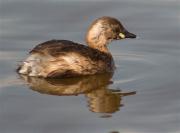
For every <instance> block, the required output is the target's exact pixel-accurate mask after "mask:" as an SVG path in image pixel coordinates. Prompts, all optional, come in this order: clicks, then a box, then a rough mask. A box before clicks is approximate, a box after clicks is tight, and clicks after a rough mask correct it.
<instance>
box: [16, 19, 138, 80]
mask: <svg viewBox="0 0 180 133" xmlns="http://www.w3.org/2000/svg"><path fill="white" fill-rule="evenodd" d="M125 38H136V35H135V34H133V33H131V32H128V31H127V30H126V29H125V28H124V26H123V25H122V24H121V22H120V21H119V20H118V19H116V18H114V17H109V16H104V17H100V18H98V19H96V20H95V21H94V22H93V23H92V24H91V25H90V26H89V28H88V30H87V33H86V42H87V45H84V44H79V43H76V42H73V41H69V40H49V41H46V42H43V43H41V44H38V45H37V46H35V47H34V48H33V49H32V50H31V51H30V52H29V56H28V57H27V58H26V59H25V60H24V61H22V62H21V64H19V66H18V68H17V72H18V73H19V74H23V75H27V76H33V77H41V78H64V77H75V76H84V75H94V74H101V73H113V72H114V70H115V63H114V60H113V57H112V54H111V53H110V51H109V50H108V44H109V43H110V42H112V41H113V40H122V39H125Z"/></svg>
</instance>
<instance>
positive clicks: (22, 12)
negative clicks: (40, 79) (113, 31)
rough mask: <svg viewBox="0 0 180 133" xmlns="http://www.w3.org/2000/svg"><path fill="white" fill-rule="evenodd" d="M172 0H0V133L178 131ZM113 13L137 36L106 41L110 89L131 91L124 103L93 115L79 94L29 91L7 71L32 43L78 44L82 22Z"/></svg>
mask: <svg viewBox="0 0 180 133" xmlns="http://www.w3.org/2000/svg"><path fill="white" fill-rule="evenodd" d="M179 6H180V2H179V1H178V0H152V1H150V0H149V1H143V0H124V1H122V0H121V1H120V0H119V1H115V0H114V1H110V0H109V1H103V0H102V1H92V2H88V1H87V2H85V1H73V0H72V1H69V0H67V1H65V0H64V1H60V0H51V1H50V0H49V1H48V0H44V1H41V0H0V132H1V133H50V132H51V133H110V132H112V131H118V132H120V133H179V132H180V127H179V125H180V104H179V103H180V43H179V42H180V8H179ZM101 16H113V17H116V18H118V19H119V20H120V21H122V23H123V25H124V26H125V27H126V28H127V29H128V30H129V31H130V32H133V33H135V34H137V36H138V38H137V39H132V40H131V39H129V40H128V39H127V40H122V41H114V42H113V43H112V44H111V45H110V50H111V52H112V54H113V56H114V59H115V63H116V66H117V69H116V71H115V74H114V76H113V79H112V80H113V81H114V83H113V84H111V85H110V88H113V89H116V88H120V89H121V90H122V91H124V92H127V91H137V94H136V95H133V96H129V97H124V98H123V100H122V103H123V104H124V107H122V108H121V109H120V111H118V112H115V113H114V114H112V117H109V118H101V117H100V116H99V114H98V113H93V112H91V111H89V110H88V107H87V103H86V99H85V97H84V96H83V95H79V96H51V95H43V94H40V93H37V92H35V91H32V90H31V89H29V88H28V86H27V85H25V84H24V83H23V82H22V81H21V80H19V79H18V76H17V75H16V73H15V69H16V67H17V64H18V62H19V61H21V60H23V59H24V58H25V57H26V56H27V53H28V51H29V50H30V49H32V48H33V47H34V46H35V45H37V44H38V43H41V42H43V41H47V40H50V39H68V40H73V41H76V42H80V43H84V44H85V41H84V36H85V33H86V30H87V27H88V26H89V24H90V23H91V22H92V21H93V20H94V19H96V18H98V17H101Z"/></svg>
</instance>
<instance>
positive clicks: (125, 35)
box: [119, 31, 136, 39]
mask: <svg viewBox="0 0 180 133" xmlns="http://www.w3.org/2000/svg"><path fill="white" fill-rule="evenodd" d="M119 37H120V38H121V39H124V38H136V35H135V34H133V33H130V32H128V31H125V32H124V33H119Z"/></svg>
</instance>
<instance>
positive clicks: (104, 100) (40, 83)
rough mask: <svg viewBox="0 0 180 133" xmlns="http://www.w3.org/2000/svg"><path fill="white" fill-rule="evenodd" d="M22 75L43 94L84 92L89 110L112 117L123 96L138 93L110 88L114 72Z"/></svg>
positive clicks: (120, 105) (70, 94)
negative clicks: (49, 75)
mask: <svg viewBox="0 0 180 133" xmlns="http://www.w3.org/2000/svg"><path fill="white" fill-rule="evenodd" d="M20 77H21V78H22V79H23V80H24V81H25V82H26V83H27V84H28V85H29V86H30V89H32V90H34V91H37V92H39V93H42V94H48V95H57V96H73V95H79V94H84V95H85V97H86V98H87V102H88V107H89V110H90V111H92V112H95V113H101V114H102V115H101V116H102V117H111V114H112V113H115V112H116V111H118V110H119V108H120V107H122V106H123V104H121V103H122V98H123V97H124V96H128V95H134V94H136V92H135V91H132V92H125V93H124V92H121V90H117V89H116V90H115V89H114V90H113V89H109V88H108V85H109V84H111V83H112V81H111V78H112V74H110V73H106V74H99V75H92V76H83V77H76V78H65V79H52V78H49V79H43V78H37V77H28V76H25V75H20Z"/></svg>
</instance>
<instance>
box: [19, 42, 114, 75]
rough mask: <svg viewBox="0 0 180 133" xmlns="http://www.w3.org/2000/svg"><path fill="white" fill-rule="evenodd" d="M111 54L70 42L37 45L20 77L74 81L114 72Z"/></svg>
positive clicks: (24, 64) (22, 68) (20, 71)
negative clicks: (70, 79)
mask: <svg viewBox="0 0 180 133" xmlns="http://www.w3.org/2000/svg"><path fill="white" fill-rule="evenodd" d="M113 68H114V62H113V59H112V56H111V55H110V54H107V53H104V52H101V51H99V50H96V49H93V48H90V47H88V46H85V45H82V44H77V43H74V42H72V41H67V40H51V41H47V42H44V43H42V44H39V45H37V46H36V47H35V48H34V49H33V50H31V51H30V56H29V57H28V58H27V59H26V61H25V62H23V64H22V65H21V66H20V68H19V70H18V71H19V73H22V74H27V75H29V76H39V77H71V76H75V75H91V74H96V73H104V72H112V71H113Z"/></svg>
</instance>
